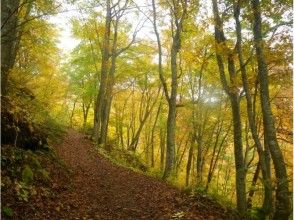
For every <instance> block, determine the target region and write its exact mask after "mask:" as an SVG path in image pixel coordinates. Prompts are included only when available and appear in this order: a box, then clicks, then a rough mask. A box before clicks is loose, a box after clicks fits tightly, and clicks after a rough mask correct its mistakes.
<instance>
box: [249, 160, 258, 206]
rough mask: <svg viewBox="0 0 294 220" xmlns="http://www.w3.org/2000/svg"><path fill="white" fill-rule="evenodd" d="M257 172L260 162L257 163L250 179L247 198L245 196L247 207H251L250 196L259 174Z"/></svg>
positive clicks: (251, 196) (252, 193)
mask: <svg viewBox="0 0 294 220" xmlns="http://www.w3.org/2000/svg"><path fill="white" fill-rule="evenodd" d="M259 172H260V162H259V163H258V164H257V166H256V169H255V172H254V175H253V178H252V181H251V187H250V190H249V193H248V198H247V207H248V209H251V208H252V198H253V195H254V192H255V186H256V183H257V180H258V176H259Z"/></svg>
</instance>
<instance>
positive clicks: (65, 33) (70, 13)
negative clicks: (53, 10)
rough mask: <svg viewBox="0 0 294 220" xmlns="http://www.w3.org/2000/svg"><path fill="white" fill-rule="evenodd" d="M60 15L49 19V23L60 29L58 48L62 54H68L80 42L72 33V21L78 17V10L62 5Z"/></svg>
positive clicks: (71, 6)
mask: <svg viewBox="0 0 294 220" xmlns="http://www.w3.org/2000/svg"><path fill="white" fill-rule="evenodd" d="M59 11H60V13H58V14H56V15H52V16H50V17H49V22H50V23H52V24H53V25H54V26H55V27H56V28H58V29H59V38H58V44H57V46H58V48H59V49H60V50H61V51H62V53H64V54H67V53H70V51H71V50H72V49H73V48H75V47H76V46H77V45H78V44H79V40H77V39H76V38H74V37H73V36H72V33H71V22H70V21H71V19H72V18H73V17H74V16H76V15H77V14H78V13H77V9H76V8H75V6H73V5H69V4H66V3H63V4H62V9H60V10H59Z"/></svg>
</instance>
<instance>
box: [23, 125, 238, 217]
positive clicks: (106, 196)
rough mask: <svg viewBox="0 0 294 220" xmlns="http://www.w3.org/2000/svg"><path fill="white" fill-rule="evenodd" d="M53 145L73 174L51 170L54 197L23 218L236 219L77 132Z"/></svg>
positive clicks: (217, 205)
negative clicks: (113, 158) (122, 162)
mask: <svg viewBox="0 0 294 220" xmlns="http://www.w3.org/2000/svg"><path fill="white" fill-rule="evenodd" d="M54 148H55V150H56V152H57V155H58V156H59V157H60V158H61V159H62V160H63V161H64V163H65V165H66V166H67V167H68V168H69V169H70V170H71V172H70V174H69V175H68V177H66V176H64V175H61V174H58V171H57V170H55V171H54V172H53V174H52V176H51V178H53V179H54V180H53V183H52V184H53V187H52V190H53V191H54V192H55V193H54V194H55V196H54V197H51V198H45V199H42V200H36V201H34V200H32V202H31V204H30V205H31V206H34V207H35V208H34V209H35V210H34V212H32V211H30V212H25V213H23V215H22V216H24V215H25V216H26V217H25V219H87V220H90V219H109V220H116V219H124V220H127V219H134V220H136V219H147V220H152V219H206V220H213V219H234V217H232V215H231V212H230V211H227V210H226V209H225V208H223V207H221V206H220V205H219V204H217V203H216V202H214V201H213V200H211V199H208V198H207V197H204V196H188V195H186V194H184V193H182V192H180V191H179V190H178V189H176V188H175V187H173V186H170V185H168V184H167V183H165V182H163V181H161V180H158V179H155V178H152V177H149V176H145V175H143V174H140V173H137V172H134V171H132V170H130V169H127V168H124V167H121V166H118V165H115V164H113V163H111V162H110V161H109V160H108V159H106V158H104V157H103V156H101V155H99V154H98V153H97V150H95V147H94V146H93V144H92V143H91V141H90V140H88V139H86V138H85V136H84V135H83V134H81V133H78V132H76V131H74V130H69V131H68V134H67V135H66V136H65V138H64V140H63V142H62V143H61V144H58V145H56V146H55V147H54ZM54 173H55V174H54ZM34 203H36V204H34ZM24 211H25V210H24Z"/></svg>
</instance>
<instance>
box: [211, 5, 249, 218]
mask: <svg viewBox="0 0 294 220" xmlns="http://www.w3.org/2000/svg"><path fill="white" fill-rule="evenodd" d="M212 4H213V13H214V21H215V41H216V58H217V64H218V67H219V72H220V78H221V82H222V85H223V88H224V90H225V92H226V93H227V95H228V96H229V98H230V102H231V108H232V116H233V128H234V129H233V130H234V132H233V133H234V156H235V168H236V194H237V209H238V211H239V213H240V214H241V215H245V213H246V182H245V179H246V171H245V166H244V159H243V157H244V156H243V144H242V122H241V116H240V103H239V94H238V88H237V85H235V83H236V78H237V76H236V70H235V65H234V58H233V53H232V51H230V48H227V47H226V38H225V35H224V32H223V23H222V20H221V18H220V15H219V11H218V5H217V0H212ZM220 45H221V46H220ZM223 49H226V50H227V51H226V56H227V57H226V58H227V61H228V72H229V75H230V82H231V85H228V82H227V80H226V75H225V68H224V62H223V57H222V55H221V54H222V52H223V51H221V50H223Z"/></svg>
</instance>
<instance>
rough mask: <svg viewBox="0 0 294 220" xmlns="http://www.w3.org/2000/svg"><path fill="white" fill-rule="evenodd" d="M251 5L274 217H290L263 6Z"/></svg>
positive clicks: (254, 2) (254, 0) (258, 3)
mask: <svg viewBox="0 0 294 220" xmlns="http://www.w3.org/2000/svg"><path fill="white" fill-rule="evenodd" d="M251 5H252V10H253V14H254V24H253V35H254V44H255V50H256V59H257V63H258V78H259V83H260V101H261V108H262V114H263V126H264V134H265V138H266V140H267V143H268V147H269V150H270V153H271V156H272V160H273V164H274V169H275V174H276V178H277V189H276V207H275V213H274V219H288V217H289V215H290V201H289V196H290V194H289V190H288V180H287V171H286V165H285V162H284V157H283V154H282V151H281V149H280V147H279V144H278V141H277V137H276V129H275V122H274V118H273V114H272V111H271V105H270V97H269V83H268V67H267V63H266V59H265V56H264V51H263V39H262V28H261V24H262V21H261V7H260V2H259V0H251Z"/></svg>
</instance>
